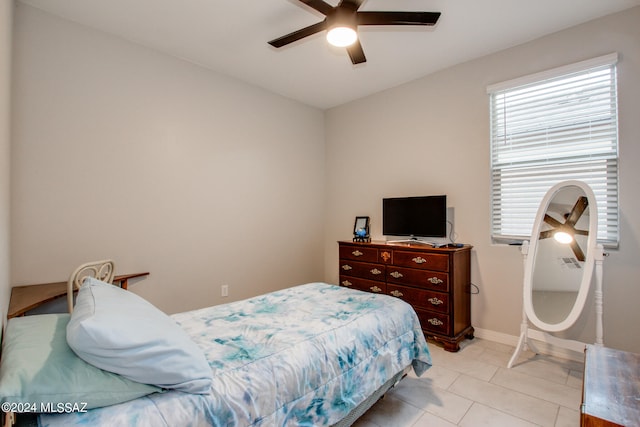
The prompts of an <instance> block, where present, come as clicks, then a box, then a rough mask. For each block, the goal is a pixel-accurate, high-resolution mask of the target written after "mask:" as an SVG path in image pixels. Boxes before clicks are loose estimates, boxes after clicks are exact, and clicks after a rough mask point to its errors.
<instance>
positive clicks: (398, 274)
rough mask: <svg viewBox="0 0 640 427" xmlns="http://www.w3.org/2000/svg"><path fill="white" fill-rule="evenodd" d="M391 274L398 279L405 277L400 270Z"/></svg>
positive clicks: (390, 274)
mask: <svg viewBox="0 0 640 427" xmlns="http://www.w3.org/2000/svg"><path fill="white" fill-rule="evenodd" d="M389 276H391V277H394V278H396V279H399V278H401V277H403V276H402V273H400V272H399V271H394V272H393V273H389Z"/></svg>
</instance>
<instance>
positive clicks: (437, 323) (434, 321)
mask: <svg viewBox="0 0 640 427" xmlns="http://www.w3.org/2000/svg"><path fill="white" fill-rule="evenodd" d="M427 322H429V323H431V324H432V325H433V326H441V325H443V324H444V323H443V322H442V320H440V319H436V318H435V317H432V318H431V319H429V320H427Z"/></svg>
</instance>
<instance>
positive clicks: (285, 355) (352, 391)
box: [0, 283, 431, 427]
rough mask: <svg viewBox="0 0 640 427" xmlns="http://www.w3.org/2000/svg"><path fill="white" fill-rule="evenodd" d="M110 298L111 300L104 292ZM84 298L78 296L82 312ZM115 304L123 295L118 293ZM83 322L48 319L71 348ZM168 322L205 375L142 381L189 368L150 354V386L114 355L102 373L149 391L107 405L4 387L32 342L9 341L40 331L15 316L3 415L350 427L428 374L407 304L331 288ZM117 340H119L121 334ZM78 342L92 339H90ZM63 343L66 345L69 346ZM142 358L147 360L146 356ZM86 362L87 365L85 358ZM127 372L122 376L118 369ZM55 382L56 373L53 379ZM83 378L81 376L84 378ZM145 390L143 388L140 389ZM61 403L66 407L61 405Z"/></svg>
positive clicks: (308, 287)
mask: <svg viewBox="0 0 640 427" xmlns="http://www.w3.org/2000/svg"><path fill="white" fill-rule="evenodd" d="M85 288H88V286H87V285H85V286H83V287H82V288H81V292H83V291H84V290H85ZM110 288H113V289H114V290H117V291H118V292H125V293H127V294H129V295H128V296H127V298H129V297H131V296H133V298H139V297H137V296H135V294H132V293H129V292H127V291H122V290H120V289H118V288H116V287H114V286H110ZM96 289H102V288H96ZM105 289H106V288H105ZM107 291H108V292H112V291H111V290H109V289H107ZM80 298H81V297H80V295H79V296H78V304H80ZM117 298H120V294H118V295H117ZM90 299H91V301H92V303H93V302H95V301H96V300H99V299H105V300H109V298H103V297H100V298H96V295H92V296H91V298H90ZM117 301H118V303H117V304H116V305H115V306H116V307H117V310H116V311H119V312H120V314H122V313H123V312H129V311H134V313H133V314H135V315H139V316H143V317H144V320H141V321H146V319H147V316H146V315H145V314H144V310H142V311H141V312H140V313H138V311H139V310H138V308H135V309H131V308H126V304H125V305H124V306H123V305H122V303H120V302H119V300H117ZM156 310H157V309H156ZM94 311H96V312H97V310H94ZM78 313H80V314H78ZM81 313H82V310H81V309H78V305H76V310H75V311H74V314H73V315H72V316H69V315H68V314H67V315H41V316H56V317H55V322H56V325H57V326H56V327H55V328H58V330H59V331H58V332H57V333H56V334H57V335H64V333H63V332H60V331H62V330H63V329H64V327H65V326H66V330H67V331H68V332H67V334H71V335H67V337H66V339H67V340H68V344H69V345H70V346H71V347H73V345H72V341H73V340H72V339H71V336H72V335H73V333H74V332H73V327H72V326H71V323H72V322H73V321H74V319H73V316H76V315H78V316H81ZM39 317H40V316H28V317H25V318H16V319H18V321H20V319H26V320H22V322H25V321H27V322H36V321H37V320H29V319H30V318H39ZM141 318H142V317H140V318H138V319H133V320H131V319H125V320H123V321H122V322H123V323H122V325H124V326H126V325H127V324H128V325H133V324H135V323H134V322H136V321H138V320H140V319H141ZM167 318H168V319H170V322H172V323H173V324H176V325H179V326H177V327H178V328H179V329H180V330H181V331H183V333H184V334H185V336H186V337H188V340H189V342H190V343H187V344H185V345H183V344H180V345H174V349H175V348H177V347H180V348H182V347H189V346H190V345H191V344H194V348H195V349H197V350H195V351H196V352H201V355H203V356H204V360H205V363H206V369H207V374H206V378H204V377H205V376H203V374H202V372H200V373H196V374H195V375H192V376H191V377H189V378H187V380H188V381H185V380H184V378H180V379H175V378H173V377H171V378H169V379H165V378H164V377H163V379H162V380H158V381H146V379H147V378H153V379H154V380H155V379H158V378H160V377H162V376H163V375H169V376H170V375H174V374H176V372H173V371H172V369H173V370H174V371H180V372H178V374H180V373H182V372H183V371H188V370H189V369H190V368H191V365H190V364H189V363H188V362H187V363H185V362H184V361H182V362H181V361H180V360H178V361H177V362H174V361H173V360H174V359H172V357H173V356H174V355H173V354H171V355H169V356H165V355H160V356H158V354H157V353H154V354H152V355H151V356H149V355H147V359H142V360H141V361H138V362H139V363H140V366H142V367H143V368H150V369H155V368H156V366H155V365H158V366H159V367H160V369H162V370H163V371H162V372H161V373H160V374H158V373H157V372H151V373H146V374H147V375H150V377H142V378H139V377H136V376H135V375H130V372H128V371H126V369H128V368H129V367H128V366H122V365H129V364H133V365H135V364H136V363H137V362H136V361H135V360H134V361H133V362H131V360H132V359H131V357H130V356H127V355H125V357H120V359H118V358H117V357H116V358H115V362H114V360H113V359H114V358H113V357H112V356H113V353H108V356H109V357H107V359H108V363H112V364H113V363H116V364H119V365H117V366H116V367H115V368H114V369H112V367H107V368H108V369H106V371H111V372H115V373H113V374H112V373H111V372H106V374H109V375H115V376H116V379H117V380H118V381H121V380H125V379H126V381H129V380H130V379H133V380H132V381H131V384H133V385H134V386H135V385H139V386H145V387H148V389H143V390H140V391H136V393H137V394H140V396H138V397H136V396H137V394H136V393H132V394H131V395H129V396H124V394H126V393H124V394H123V393H122V392H114V393H113V394H114V396H113V397H120V400H124V401H122V402H117V403H113V402H110V401H109V399H106V400H105V399H104V396H100V395H98V396H97V397H95V401H93V400H91V399H93V397H91V396H92V395H91V393H98V394H100V390H97V391H96V390H93V391H78V394H76V395H75V396H72V395H70V394H66V395H63V396H55V398H54V397H53V396H50V395H47V394H44V395H43V394H39V395H38V394H33V391H32V392H31V393H32V394H30V395H29V394H19V393H25V392H24V391H22V390H18V391H16V390H8V388H11V384H12V381H11V378H9V379H7V378H8V377H11V376H12V373H11V372H12V371H16V370H17V369H16V368H15V367H11V366H7V364H10V363H13V364H19V363H24V362H23V359H24V357H22V356H21V355H20V354H19V353H18V352H19V351H22V352H25V345H22V347H20V346H19V345H13V344H12V339H13V335H21V337H20V338H22V335H24V334H25V331H33V330H34V329H37V327H34V326H33V325H26V326H25V327H24V328H23V329H22V330H19V329H18V328H17V327H14V326H13V325H12V324H13V323H14V321H15V320H16V319H11V321H10V322H9V324H8V326H7V333H6V336H5V343H4V345H3V352H4V353H3V363H2V366H1V367H0V375H1V377H0V393H1V394H0V395H1V396H2V402H3V409H5V408H7V407H5V406H4V405H5V404H6V403H11V402H12V400H13V401H15V400H16V399H24V400H25V401H28V399H32V400H33V399H41V400H46V401H47V402H48V404H49V406H46V407H45V409H48V411H47V412H50V413H41V414H39V415H38V419H37V421H38V423H39V425H41V426H51V427H54V426H80V425H92V426H108V425H113V426H121V425H127V426H159V425H167V426H175V425H180V426H225V427H226V426H289V425H291V426H331V425H337V426H342V425H350V424H351V423H352V422H354V421H355V419H356V418H357V417H358V416H359V415H361V414H362V413H363V412H364V411H366V410H367V409H368V408H369V407H370V406H371V405H372V404H373V403H375V400H376V399H377V398H379V397H380V396H381V395H382V393H384V392H385V391H386V390H387V389H388V388H389V387H391V386H393V385H394V384H395V383H396V382H397V381H398V380H399V379H400V378H401V377H402V375H403V373H405V372H406V371H407V370H408V369H413V370H414V371H415V372H416V374H417V375H418V376H419V375H421V374H422V373H423V372H424V371H425V370H427V369H428V368H429V366H430V365H431V357H430V354H429V349H428V347H427V343H426V341H425V339H424V335H423V333H422V330H421V328H420V324H419V321H418V318H417V316H416V314H415V312H414V311H413V309H412V308H411V306H409V305H408V304H406V303H405V302H403V301H402V300H400V299H398V298H394V297H390V296H385V295H378V294H372V293H365V292H361V291H356V290H350V289H346V288H342V287H338V286H335V285H330V284H325V283H310V284H305V285H300V286H296V287H292V288H288V289H284V290H281V291H277V292H272V293H269V294H266V295H261V296H258V297H254V298H250V299H247V300H244V301H238V302H233V303H230V304H224V305H219V306H213V307H208V308H204V309H199V310H194V311H189V312H185V313H179V314H175V315H172V316H170V317H167ZM115 322H116V324H114V326H113V327H111V326H110V327H109V333H110V332H111V330H112V329H113V328H118V327H120V326H122V325H120V326H119V325H118V324H117V322H119V320H115ZM152 323H154V325H152V326H150V327H154V326H157V327H158V328H159V330H161V331H164V330H167V329H166V327H165V326H162V325H160V326H158V325H157V323H158V322H155V321H152ZM16 324H18V323H16ZM129 327H130V328H132V327H131V326H129ZM55 328H54V329H55ZM132 329H135V328H132ZM125 333H126V332H125ZM119 334H121V333H119ZM145 335H147V334H145ZM63 338H64V337H63ZM112 338H113V337H112ZM145 338H147V337H146V336H145ZM113 339H118V340H119V339H121V338H120V335H118V336H117V337H115V338H113ZM7 341H8V342H9V343H8V344H7ZM40 341H46V339H45V340H40ZM80 341H83V342H86V341H87V338H86V336H83V337H82V339H81V340H80ZM59 345H60V346H61V347H64V346H65V344H64V343H63V344H59ZM112 347H117V345H114V344H113V343H111V344H108V345H106V346H105V348H106V350H105V351H109V352H113V351H121V350H120V349H116V350H114V349H113V348H112ZM26 348H28V347H26ZM73 350H74V351H73V352H71V351H70V350H68V351H69V352H70V353H71V356H69V357H77V356H76V355H80V356H81V357H80V358H78V359H81V358H82V360H79V361H77V360H74V362H76V363H81V364H85V362H86V360H85V358H84V355H83V353H82V351H80V350H78V351H77V350H76V348H75V347H74V348H73ZM144 351H147V350H146V347H145V350H144ZM8 352H9V354H7V353H8ZM11 353H14V354H13V362H11V361H7V360H6V359H7V358H9V359H10V360H11V359H12V355H11ZM138 353H139V350H136V355H135V357H137V355H138ZM23 354H24V353H23ZM102 356H104V354H103V355H102ZM35 357H38V356H37V355H36V356H35ZM41 357H42V358H44V357H45V356H41ZM65 357H66V356H65ZM198 357H200V355H198ZM90 359H91V357H88V358H87V360H90ZM51 360H52V358H51V357H50V356H47V359H46V360H40V361H38V362H36V363H35V365H38V367H37V368H36V369H35V370H39V371H38V372H37V373H33V372H32V373H31V374H28V375H30V377H29V378H30V379H31V380H33V381H32V382H34V381H35V379H36V378H38V377H42V373H41V372H40V371H42V370H43V369H45V368H44V367H47V369H50V368H49V366H50V365H51V363H49V362H50V361H51ZM123 361H124V362H123ZM181 363H182V365H181ZM198 363H200V362H198ZM91 365H92V364H91V363H88V364H87V366H84V365H83V366H84V368H91V369H97V368H95V367H94V366H91ZM99 365H100V363H98V362H96V366H99ZM196 365H197V363H196ZM14 366H15V365H14ZM99 367H101V366H99ZM121 368H122V369H124V371H120V372H117V371H118V369H121ZM57 370H58V371H61V370H63V369H57ZM97 370H98V371H100V372H98V374H103V373H105V372H104V371H105V367H102V369H97ZM13 373H14V374H15V372H13ZM134 373H135V372H134ZM55 375H59V373H58V372H56V373H55ZM80 377H84V374H82V375H80ZM122 377H125V379H123V378H122ZM48 378H51V377H48ZM203 381H204V383H203ZM145 382H146V384H143V383H145ZM17 383H21V384H22V386H24V384H25V383H27V384H29V381H25V379H24V378H20V379H15V378H14V379H13V384H14V385H13V387H14V388H15V387H16V386H15V384H17ZM7 384H9V386H7ZM167 384H178V386H171V385H167ZM185 384H186V386H185ZM194 384H195V388H194ZM75 386H76V385H75V384H74V385H72V386H66V385H65V386H64V387H63V388H65V389H67V390H71V389H73V387H75ZM124 386H125V387H126V386H128V385H127V384H125V385H124ZM190 387H191V389H190ZM57 388H58V389H59V388H60V387H57ZM101 389H102V391H103V393H102V394H105V393H104V391H106V390H108V389H109V388H108V387H106V386H103V387H101ZM126 390H129V389H128V388H127V389H126ZM203 390H204V391H203ZM40 393H42V392H40ZM65 399H66V400H65ZM87 400H91V401H90V402H89V404H88V406H89V408H87V407H86V406H87V405H85V408H82V407H78V406H75V407H74V406H68V404H74V403H75V404H81V403H86V402H85V401H87ZM52 402H54V403H56V402H57V404H53V403H52ZM34 403H37V404H38V405H40V406H38V405H36V406H34V407H31V408H27V411H26V412H30V411H32V409H42V406H41V404H40V402H34ZM60 403H65V404H67V406H60V405H59V404H60ZM14 405H15V404H14ZM14 409H25V408H24V407H23V408H17V407H15V408H14ZM60 409H62V410H60ZM36 412H38V411H36Z"/></svg>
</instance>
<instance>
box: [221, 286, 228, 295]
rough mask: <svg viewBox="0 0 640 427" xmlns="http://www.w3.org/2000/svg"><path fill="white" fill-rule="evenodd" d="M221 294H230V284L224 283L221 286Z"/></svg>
mask: <svg viewBox="0 0 640 427" xmlns="http://www.w3.org/2000/svg"><path fill="white" fill-rule="evenodd" d="M220 295H221V296H223V297H228V296H229V285H222V286H221V287H220Z"/></svg>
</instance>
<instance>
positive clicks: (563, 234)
mask: <svg viewBox="0 0 640 427" xmlns="http://www.w3.org/2000/svg"><path fill="white" fill-rule="evenodd" d="M587 206H589V200H588V199H587V198H586V197H584V196H582V197H578V200H577V201H576V204H575V205H574V206H573V208H572V209H571V212H569V213H568V214H566V215H565V221H564V223H562V222H560V221H558V220H557V219H555V218H553V217H551V216H549V215H547V214H546V213H545V214H544V222H546V223H547V224H549V225H550V226H551V227H552V228H551V229H550V230H544V231H541V232H540V239H541V240H542V239H546V238H548V237H552V236H553V237H554V238H555V239H556V240H557V241H559V242H561V243H567V244H570V245H571V250H572V251H573V253H574V255H575V256H576V259H577V260H578V261H584V259H585V256H584V252H582V249H580V245H578V242H577V241H576V239H575V238H574V236H575V235H582V236H588V235H589V232H588V231H587V230H578V229H576V223H577V222H578V220H579V219H580V217H581V216H582V214H583V213H584V211H585V209H586V208H587Z"/></svg>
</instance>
